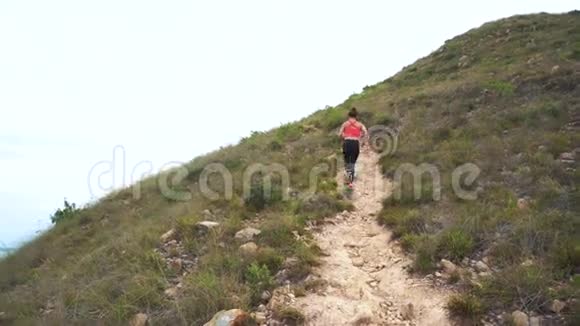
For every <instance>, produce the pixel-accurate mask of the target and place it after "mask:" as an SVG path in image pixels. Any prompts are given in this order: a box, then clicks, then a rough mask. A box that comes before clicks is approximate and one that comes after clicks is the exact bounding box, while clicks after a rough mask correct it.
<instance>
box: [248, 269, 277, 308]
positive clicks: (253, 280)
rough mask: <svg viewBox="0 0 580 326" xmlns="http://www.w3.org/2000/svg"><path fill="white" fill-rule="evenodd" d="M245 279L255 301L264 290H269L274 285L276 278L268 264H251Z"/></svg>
mask: <svg viewBox="0 0 580 326" xmlns="http://www.w3.org/2000/svg"><path fill="white" fill-rule="evenodd" d="M245 279H246V282H247V283H248V285H249V287H250V291H251V293H252V300H253V301H254V302H257V301H259V300H260V296H261V294H262V292H263V291H265V290H269V289H270V288H272V286H273V285H274V278H273V277H272V274H270V270H269V269H268V266H266V265H258V264H256V263H253V264H251V265H250V266H249V267H248V269H247V270H246V274H245Z"/></svg>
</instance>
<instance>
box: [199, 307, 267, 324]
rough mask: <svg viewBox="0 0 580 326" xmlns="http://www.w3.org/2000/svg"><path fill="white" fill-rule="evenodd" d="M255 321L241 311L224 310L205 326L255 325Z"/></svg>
mask: <svg viewBox="0 0 580 326" xmlns="http://www.w3.org/2000/svg"><path fill="white" fill-rule="evenodd" d="M255 324H256V323H255V321H254V320H253V319H252V317H250V315H249V314H247V313H246V312H245V311H243V310H241V309H232V310H227V311H226V310H222V311H220V312H218V313H217V314H215V315H214V316H213V318H212V319H211V320H210V321H208V322H207V323H205V324H204V326H237V325H248V326H249V325H255Z"/></svg>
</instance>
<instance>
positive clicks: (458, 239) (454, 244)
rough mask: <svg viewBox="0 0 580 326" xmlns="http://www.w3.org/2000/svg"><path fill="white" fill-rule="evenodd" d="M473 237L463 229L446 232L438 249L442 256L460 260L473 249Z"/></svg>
mask: <svg viewBox="0 0 580 326" xmlns="http://www.w3.org/2000/svg"><path fill="white" fill-rule="evenodd" d="M473 247H474V245H473V238H472V237H471V235H470V234H468V233H466V232H465V231H463V230H460V229H456V230H451V231H448V232H446V233H444V234H443V235H442V236H441V239H440V240H439V246H438V251H439V253H440V255H441V256H443V257H446V258H449V259H451V260H454V261H459V260H461V259H463V257H466V256H468V255H469V254H471V252H472V251H473Z"/></svg>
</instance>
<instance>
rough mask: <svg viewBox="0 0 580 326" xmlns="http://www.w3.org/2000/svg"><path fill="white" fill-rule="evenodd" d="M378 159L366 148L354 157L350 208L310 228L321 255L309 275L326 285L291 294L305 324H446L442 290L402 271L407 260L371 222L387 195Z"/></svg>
mask: <svg viewBox="0 0 580 326" xmlns="http://www.w3.org/2000/svg"><path fill="white" fill-rule="evenodd" d="M378 159H379V157H378V155H377V154H375V153H374V152H370V151H369V152H364V153H363V154H362V155H361V157H360V158H359V162H358V163H357V180H356V181H355V190H354V193H353V195H352V201H353V203H354V205H355V207H356V210H355V211H354V212H350V213H341V214H338V215H337V216H335V217H334V218H332V219H328V220H327V221H326V223H325V225H324V226H323V227H322V228H321V229H320V230H319V231H317V232H315V234H314V236H315V239H316V241H317V243H318V245H319V246H320V247H321V249H322V250H323V252H324V253H325V257H323V258H322V264H321V265H320V266H319V267H317V268H315V269H314V271H313V275H314V276H317V277H320V278H321V279H323V280H325V281H326V282H327V286H326V287H325V288H324V289H321V290H320V291H318V292H317V293H308V294H307V295H306V296H305V297H298V298H296V299H295V300H293V301H294V302H293V306H294V307H296V308H297V309H299V310H300V311H302V312H303V313H304V315H305V317H306V322H305V324H306V325H324V326H329V325H420V326H423V325H450V324H451V323H450V321H449V320H448V318H447V316H446V311H445V309H444V304H445V302H446V297H447V294H446V293H445V292H443V291H442V290H438V289H435V288H433V287H431V286H430V285H429V284H428V283H427V282H426V281H424V280H421V279H414V278H412V277H411V276H410V275H409V274H408V273H407V271H406V270H405V269H404V266H406V265H409V264H410V260H409V259H408V258H407V257H405V255H404V254H403V253H402V252H401V250H400V249H399V247H398V246H397V245H395V244H394V243H393V242H391V233H390V232H389V231H388V230H386V229H385V228H383V227H381V226H379V225H378V224H377V222H376V218H375V215H376V214H377V213H378V212H379V211H380V210H381V206H382V200H383V199H384V198H385V197H386V196H388V195H390V183H388V182H387V181H386V180H385V179H383V178H382V177H381V174H380V172H379V168H378V165H377V162H378ZM341 181H342V179H341Z"/></svg>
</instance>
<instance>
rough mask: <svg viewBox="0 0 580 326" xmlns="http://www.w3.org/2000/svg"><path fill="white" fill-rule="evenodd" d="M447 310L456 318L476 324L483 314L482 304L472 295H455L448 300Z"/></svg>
mask: <svg viewBox="0 0 580 326" xmlns="http://www.w3.org/2000/svg"><path fill="white" fill-rule="evenodd" d="M447 309H449V311H450V312H451V314H453V315H454V316H456V317H461V318H466V319H469V320H472V321H475V322H477V321H478V320H479V319H480V318H481V316H482V315H483V313H484V308H483V304H482V303H481V301H480V300H479V299H478V298H477V297H476V296H474V295H471V294H456V295H453V296H452V297H451V298H449V301H448V302H447Z"/></svg>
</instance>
